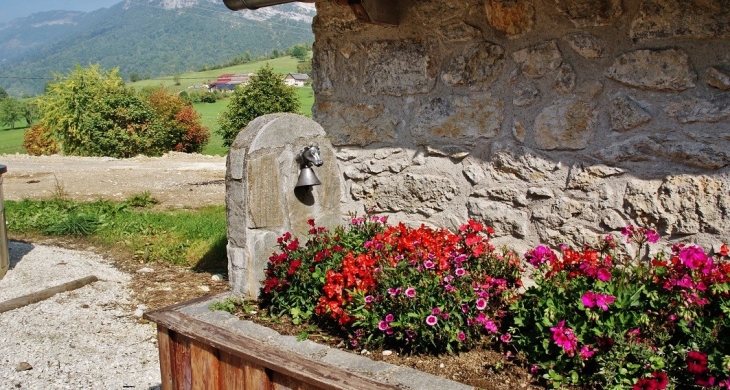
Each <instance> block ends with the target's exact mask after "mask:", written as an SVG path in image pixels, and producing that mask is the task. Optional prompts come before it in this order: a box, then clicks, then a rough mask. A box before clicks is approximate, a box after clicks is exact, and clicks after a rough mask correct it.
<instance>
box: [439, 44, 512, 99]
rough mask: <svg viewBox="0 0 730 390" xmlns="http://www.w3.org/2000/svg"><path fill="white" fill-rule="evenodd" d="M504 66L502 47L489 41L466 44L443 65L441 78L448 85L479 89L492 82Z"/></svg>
mask: <svg viewBox="0 0 730 390" xmlns="http://www.w3.org/2000/svg"><path fill="white" fill-rule="evenodd" d="M503 67H504V49H503V48H502V47H501V46H497V45H495V44H492V43H490V42H476V43H472V44H469V45H466V46H464V47H463V49H461V51H460V52H457V53H454V56H453V58H452V59H451V61H450V62H449V63H448V64H447V65H446V66H445V67H444V70H443V73H442V74H441V80H443V82H444V83H446V84H447V85H449V86H452V87H456V86H469V87H470V88H474V89H481V88H483V86H485V85H486V86H488V84H490V83H491V82H493V81H494V80H495V79H496V78H497V77H498V76H499V74H500V72H501V71H502V68H503Z"/></svg>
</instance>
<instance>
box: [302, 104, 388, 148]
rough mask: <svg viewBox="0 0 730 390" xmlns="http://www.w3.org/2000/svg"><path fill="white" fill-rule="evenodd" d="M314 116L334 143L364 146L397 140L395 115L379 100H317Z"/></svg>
mask: <svg viewBox="0 0 730 390" xmlns="http://www.w3.org/2000/svg"><path fill="white" fill-rule="evenodd" d="M313 114H314V118H315V119H316V120H317V121H319V122H320V123H321V124H322V127H324V128H325V129H326V131H327V134H328V136H329V137H330V139H331V140H332V144H333V145H337V146H346V145H348V146H349V145H356V146H366V145H369V144H371V143H374V142H393V141H395V140H396V138H397V135H396V127H395V123H396V121H395V119H394V118H393V115H392V114H391V112H390V110H389V109H388V108H386V107H385V106H384V105H382V104H362V103H360V104H344V103H335V102H321V103H318V104H317V105H316V106H315V107H314V110H313Z"/></svg>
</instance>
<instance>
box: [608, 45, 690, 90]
mask: <svg viewBox="0 0 730 390" xmlns="http://www.w3.org/2000/svg"><path fill="white" fill-rule="evenodd" d="M606 77H608V78H610V79H613V80H616V81H618V82H620V83H623V84H626V85H628V86H631V87H635V88H641V89H648V90H654V91H671V92H679V91H684V90H685V89H688V88H692V87H694V86H695V83H694V81H695V80H696V79H697V74H696V73H695V72H694V71H693V70H692V67H691V66H690V63H689V55H687V53H686V52H684V51H683V50H678V49H666V50H634V51H632V52H628V53H626V54H623V55H621V56H619V57H618V58H616V60H615V61H614V63H613V65H611V67H610V68H608V70H607V71H606Z"/></svg>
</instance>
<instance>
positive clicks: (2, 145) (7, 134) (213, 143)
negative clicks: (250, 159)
mask: <svg viewBox="0 0 730 390" xmlns="http://www.w3.org/2000/svg"><path fill="white" fill-rule="evenodd" d="M265 63H268V64H269V65H271V67H272V68H273V69H274V72H276V73H280V74H287V73H290V72H296V69H297V60H296V59H295V58H292V57H281V58H275V59H273V60H267V61H261V62H251V63H248V64H245V65H237V66H232V67H229V68H222V69H216V70H209V71H205V72H190V73H183V74H181V75H180V84H181V85H179V86H176V85H175V83H174V82H173V80H172V76H170V77H167V78H163V79H154V80H142V81H138V82H136V83H129V84H128V85H131V86H133V87H135V88H137V89H142V88H144V87H148V86H157V85H162V86H164V87H165V88H166V89H167V90H169V91H182V90H189V89H188V86H192V85H199V84H202V83H205V82H207V81H212V80H215V79H216V78H217V77H218V76H219V75H221V74H224V73H251V72H256V71H257V70H259V69H260V68H261V67H262V66H264V64H265ZM295 90H296V92H297V96H298V97H299V102H300V103H301V113H302V114H304V115H306V116H307V117H310V118H311V117H312V105H313V104H314V92H313V91H312V87H309V86H307V87H301V88H296V89H295ZM227 105H228V99H223V100H219V101H217V102H215V103H196V104H195V105H194V107H195V110H196V111H198V112H199V113H200V115H201V117H202V121H203V125H204V126H206V127H208V129H209V130H210V132H211V137H210V141H209V142H208V145H207V146H206V147H205V148H204V149H203V154H206V155H210V156H212V155H221V156H225V155H226V154H227V153H228V148H226V147H223V139H222V138H221V137H220V136H219V135H217V134H215V132H216V130H218V116H219V114H220V113H221V112H222V111H223V110H224V109H225V108H226V106H227ZM27 128H28V127H27V126H25V121H19V122H18V123H16V124H15V130H10V129H9V128H2V127H0V154H13V153H25V149H23V133H24V132H25V130H26V129H27Z"/></svg>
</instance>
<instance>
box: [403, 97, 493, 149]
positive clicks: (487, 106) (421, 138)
mask: <svg viewBox="0 0 730 390" xmlns="http://www.w3.org/2000/svg"><path fill="white" fill-rule="evenodd" d="M503 120H504V103H503V102H502V101H500V100H497V99H493V98H492V97H491V96H489V95H472V96H453V95H452V96H444V97H439V98H435V99H431V100H429V101H427V102H426V103H425V104H423V105H422V106H420V107H418V108H417V109H416V113H415V116H414V118H413V121H412V123H413V127H412V129H411V134H412V135H413V136H414V137H415V138H416V140H417V142H418V143H421V144H424V143H428V141H430V140H448V142H449V143H466V144H472V145H473V142H474V141H475V140H477V139H480V138H492V137H494V136H495V135H497V133H498V132H499V130H500V128H501V126H502V121H503Z"/></svg>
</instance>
